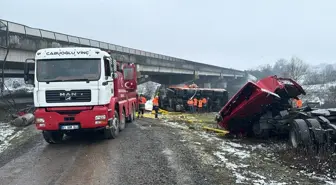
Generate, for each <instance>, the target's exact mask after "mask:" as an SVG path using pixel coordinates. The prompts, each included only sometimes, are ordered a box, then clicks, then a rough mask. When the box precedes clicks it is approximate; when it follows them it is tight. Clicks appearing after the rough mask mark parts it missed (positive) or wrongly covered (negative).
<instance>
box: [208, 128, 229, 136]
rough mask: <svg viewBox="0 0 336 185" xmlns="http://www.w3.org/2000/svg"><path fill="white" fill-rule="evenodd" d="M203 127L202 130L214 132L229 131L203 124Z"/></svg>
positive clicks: (223, 132)
mask: <svg viewBox="0 0 336 185" xmlns="http://www.w3.org/2000/svg"><path fill="white" fill-rule="evenodd" d="M203 129H204V130H207V131H209V130H210V131H214V132H217V133H221V134H228V133H229V131H227V130H221V129H216V128H211V127H207V126H203Z"/></svg>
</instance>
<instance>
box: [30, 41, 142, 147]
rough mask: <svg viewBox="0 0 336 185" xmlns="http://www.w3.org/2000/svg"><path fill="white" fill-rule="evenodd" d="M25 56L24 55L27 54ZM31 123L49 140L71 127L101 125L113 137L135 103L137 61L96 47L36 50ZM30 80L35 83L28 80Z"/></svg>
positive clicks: (56, 139) (132, 112) (132, 115)
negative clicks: (120, 59) (130, 61)
mask: <svg viewBox="0 0 336 185" xmlns="http://www.w3.org/2000/svg"><path fill="white" fill-rule="evenodd" d="M27 61H28V59H27ZM27 61H26V66H25V81H26V82H27V83H31V84H34V105H35V107H36V111H35V113H34V114H35V124H36V127H37V129H39V130H42V131H43V135H44V138H45V140H46V141H47V142H49V143H57V142H59V141H61V140H62V138H63V135H64V134H68V133H71V132H72V131H75V130H85V129H94V130H101V131H102V133H104V134H105V136H106V138H115V137H116V136H117V135H118V133H119V131H121V130H123V129H124V128H125V125H126V121H133V120H134V118H135V110H136V108H137V103H138V101H137V93H136V89H137V82H136V79H137V77H136V67H135V65H134V64H123V65H122V64H121V63H119V62H117V61H116V60H114V59H113V58H112V57H111V56H110V54H109V53H107V52H105V51H102V50H100V49H96V48H83V47H73V48H48V49H41V50H38V51H37V52H36V56H35V59H34V61H35V76H34V79H29V70H28V67H27V65H28V63H27ZM32 82H33V83H32Z"/></svg>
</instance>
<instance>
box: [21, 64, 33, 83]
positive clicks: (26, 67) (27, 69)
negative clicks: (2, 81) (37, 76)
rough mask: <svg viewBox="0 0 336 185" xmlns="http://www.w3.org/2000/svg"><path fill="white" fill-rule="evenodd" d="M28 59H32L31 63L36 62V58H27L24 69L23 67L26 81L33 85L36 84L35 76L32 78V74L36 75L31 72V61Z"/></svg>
mask: <svg viewBox="0 0 336 185" xmlns="http://www.w3.org/2000/svg"><path fill="white" fill-rule="evenodd" d="M28 61H32V62H30V63H34V62H35V59H34V58H27V59H26V60H25V63H24V69H23V78H24V81H25V83H26V84H31V85H33V84H34V77H33V78H32V76H34V75H33V74H32V75H30V74H29V62H28Z"/></svg>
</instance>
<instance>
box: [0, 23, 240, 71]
mask: <svg viewBox="0 0 336 185" xmlns="http://www.w3.org/2000/svg"><path fill="white" fill-rule="evenodd" d="M0 31H2V33H4V32H5V31H7V32H10V33H18V34H23V35H27V36H33V37H40V38H41V39H50V40H55V41H60V42H66V43H70V44H77V45H83V46H90V47H96V48H100V49H105V50H110V51H117V52H123V53H127V54H134V55H140V56H145V57H151V58H156V59H161V60H167V61H174V62H179V63H181V64H182V65H183V66H190V69H196V68H195V67H194V65H195V64H197V65H199V66H202V67H200V68H201V69H202V70H205V71H212V72H213V71H216V72H219V73H232V72H234V73H236V74H238V75H241V74H243V73H244V72H243V71H239V70H235V69H231V68H223V67H218V66H213V65H209V64H203V63H199V62H194V61H189V60H184V59H179V58H175V57H170V56H166V55H161V54H156V53H152V52H148V51H143V50H138V49H133V48H128V47H124V46H120V45H116V44H111V43H107V42H101V41H97V40H93V39H87V38H83V37H77V36H72V35H67V34H63V33H58V32H53V31H48V30H44V29H39V28H32V27H29V26H26V25H23V24H18V23H14V22H10V21H6V20H2V19H0ZM7 39H8V38H7ZM1 42H5V41H4V40H1V38H0V43H1Z"/></svg>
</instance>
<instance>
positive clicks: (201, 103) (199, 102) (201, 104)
mask: <svg viewBox="0 0 336 185" xmlns="http://www.w3.org/2000/svg"><path fill="white" fill-rule="evenodd" d="M202 106H203V100H199V101H198V107H199V108H201V107H202Z"/></svg>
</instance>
